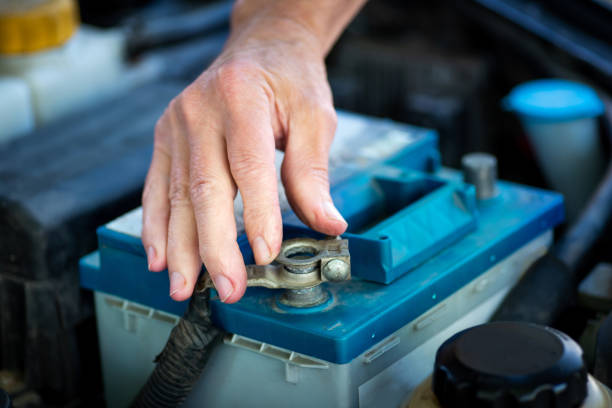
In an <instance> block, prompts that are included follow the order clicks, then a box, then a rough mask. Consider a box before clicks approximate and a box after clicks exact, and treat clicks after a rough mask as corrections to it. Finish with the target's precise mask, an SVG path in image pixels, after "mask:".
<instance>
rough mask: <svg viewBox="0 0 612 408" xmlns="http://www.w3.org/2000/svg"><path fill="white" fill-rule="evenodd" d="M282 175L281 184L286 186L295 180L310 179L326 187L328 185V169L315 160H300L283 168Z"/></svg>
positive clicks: (324, 164)
mask: <svg viewBox="0 0 612 408" xmlns="http://www.w3.org/2000/svg"><path fill="white" fill-rule="evenodd" d="M281 175H282V181H283V184H285V185H288V184H287V183H291V182H293V181H295V180H296V179H310V180H314V181H315V182H316V183H318V184H320V185H322V186H326V185H328V184H329V175H328V169H327V165H326V163H325V162H321V161H320V160H317V159H312V160H300V161H299V162H297V163H293V165H292V166H290V167H286V166H285V167H284V168H283V172H282V173H281Z"/></svg>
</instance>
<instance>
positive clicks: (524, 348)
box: [433, 322, 587, 408]
mask: <svg viewBox="0 0 612 408" xmlns="http://www.w3.org/2000/svg"><path fill="white" fill-rule="evenodd" d="M433 391H434V393H435V394H436V397H437V398H438V401H439V402H440V404H441V405H442V406H443V407H447V408H448V407H470V408H485V407H487V408H488V407H495V408H513V407H529V408H540V407H542V408H544V407H546V408H565V407H567V408H575V407H578V406H580V404H581V403H582V402H583V401H584V399H585V398H586V395H587V370H586V368H585V366H584V361H583V359H582V350H581V349H580V346H578V344H576V342H575V341H573V340H572V339H571V338H570V337H568V336H567V335H565V334H563V333H561V332H559V331H557V330H554V329H551V328H548V327H543V326H538V325H534V324H530V323H522V322H494V323H487V324H483V325H480V326H475V327H472V328H470V329H467V330H464V331H462V332H459V333H457V334H455V335H454V336H453V337H451V338H450V339H448V340H447V341H446V342H444V344H442V346H440V348H439V349H438V352H437V354H436V363H435V366H434V374H433Z"/></svg>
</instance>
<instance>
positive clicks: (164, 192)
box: [142, 119, 170, 272]
mask: <svg viewBox="0 0 612 408" xmlns="http://www.w3.org/2000/svg"><path fill="white" fill-rule="evenodd" d="M167 140H169V129H168V128H167V126H166V124H165V120H164V119H162V120H160V121H159V122H158V124H157V126H156V127H155V142H154V145H153V158H152V160H151V166H150V167H149V172H148V174H147V178H146V180H145V185H144V189H143V192H142V244H143V246H144V248H145V251H146V253H147V262H148V265H149V270H151V271H154V272H160V271H163V270H164V269H166V241H167V237H168V217H169V212H170V206H169V204H168V185H169V182H168V178H169V173H170V150H169V146H168V143H167Z"/></svg>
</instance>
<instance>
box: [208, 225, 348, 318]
mask: <svg viewBox="0 0 612 408" xmlns="http://www.w3.org/2000/svg"><path fill="white" fill-rule="evenodd" d="M246 272H247V286H261V287H265V288H269V289H286V290H287V291H286V292H285V294H284V295H283V296H282V297H281V299H280V301H281V303H283V304H285V305H288V306H292V307H311V306H316V305H319V304H321V303H323V302H325V301H327V300H328V298H329V295H327V293H326V292H324V291H322V290H321V288H319V287H318V286H319V285H320V284H321V283H323V282H341V281H346V280H349V279H350V278H351V257H350V254H349V249H348V240H347V239H342V238H340V237H334V238H329V239H323V240H315V239H312V238H294V239H289V240H286V241H284V242H283V244H282V246H281V250H280V254H279V255H278V257H277V258H276V259H275V260H274V262H273V263H271V264H270V265H247V266H246ZM207 288H212V289H214V283H213V281H212V279H211V278H210V275H209V274H208V273H207V272H205V273H204V275H202V277H201V278H200V280H199V282H198V285H197V287H196V292H198V293H199V292H203V291H204V290H206V289H207Z"/></svg>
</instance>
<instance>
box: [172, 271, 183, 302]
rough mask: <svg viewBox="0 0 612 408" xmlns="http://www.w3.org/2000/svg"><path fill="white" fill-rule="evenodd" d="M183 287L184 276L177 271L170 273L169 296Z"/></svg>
mask: <svg viewBox="0 0 612 408" xmlns="http://www.w3.org/2000/svg"><path fill="white" fill-rule="evenodd" d="M184 287H185V278H183V275H181V274H180V273H178V272H172V273H171V274H170V296H172V295H174V294H175V293H176V292H178V291H179V290H181V289H183V288H184Z"/></svg>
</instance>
